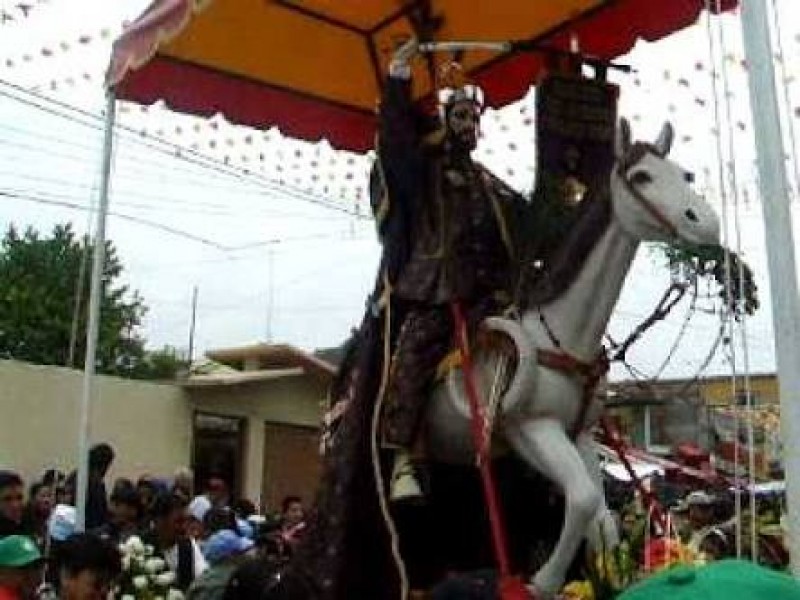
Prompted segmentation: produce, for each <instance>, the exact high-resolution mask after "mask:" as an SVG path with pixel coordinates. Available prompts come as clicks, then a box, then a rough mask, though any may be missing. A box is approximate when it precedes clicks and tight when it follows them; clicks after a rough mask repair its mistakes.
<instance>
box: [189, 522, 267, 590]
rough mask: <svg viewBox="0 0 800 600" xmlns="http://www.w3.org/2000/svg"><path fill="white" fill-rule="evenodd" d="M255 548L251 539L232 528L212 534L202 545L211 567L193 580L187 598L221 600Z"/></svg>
mask: <svg viewBox="0 0 800 600" xmlns="http://www.w3.org/2000/svg"><path fill="white" fill-rule="evenodd" d="M254 547H255V544H254V543H253V541H252V540H249V539H247V538H245V537H243V536H240V535H239V534H238V533H237V532H236V531H234V530H232V529H220V530H218V531H215V532H214V533H212V534H211V535H210V536H209V537H208V539H207V540H206V541H205V543H204V544H203V554H204V555H205V557H206V560H207V561H208V563H209V565H210V567H209V568H208V569H207V570H206V571H205V572H203V573H202V574H201V575H200V576H199V577H198V578H197V579H195V580H194V581H193V582H192V585H191V586H190V587H189V589H188V591H187V592H186V598H187V600H220V599H221V598H222V597H223V596H224V595H225V588H226V587H227V585H228V582H229V581H230V579H231V577H232V576H233V573H234V572H235V571H236V569H237V568H238V567H239V566H240V565H241V564H242V562H243V560H244V559H245V558H246V557H247V556H248V555H249V553H250V552H251V550H253V548H254Z"/></svg>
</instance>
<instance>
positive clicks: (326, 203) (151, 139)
mask: <svg viewBox="0 0 800 600" xmlns="http://www.w3.org/2000/svg"><path fill="white" fill-rule="evenodd" d="M0 85H2V86H5V87H7V88H9V89H10V90H11V91H13V92H14V93H11V92H8V91H2V90H0V95H2V96H5V97H7V98H10V99H12V100H15V101H17V102H20V103H22V104H25V105H27V106H31V107H33V108H36V109H38V110H41V111H43V112H46V113H49V114H52V115H55V116H58V117H61V118H64V119H67V120H69V121H72V122H74V123H79V124H81V125H84V126H89V127H92V128H95V129H102V127H103V117H102V116H101V115H98V114H95V113H93V112H91V111H88V110H85V109H82V108H79V107H76V106H73V105H70V104H67V103H65V102H61V101H59V100H55V99H53V98H49V97H47V96H44V95H41V94H38V93H35V92H32V91H30V90H27V89H25V88H23V87H21V86H18V85H16V84H13V83H10V82H8V81H5V80H2V79H0ZM15 94H22V95H24V96H26V97H20V96H19V95H15ZM31 97H32V98H35V100H32V99H31ZM42 102H46V103H48V104H49V105H50V106H46V105H43V104H42ZM55 107H58V108H55ZM59 109H60V111H61V112H60V111H59ZM63 111H68V112H71V113H73V114H71V115H70V114H65V113H64V112H63ZM75 114H77V115H80V118H79V117H76V116H75ZM87 119H88V120H89V122H88V123H87V121H86V120H87ZM114 129H115V130H117V132H118V133H122V134H127V135H129V136H131V137H129V138H128V139H129V140H130V141H133V142H135V143H137V144H139V145H142V146H144V147H147V148H149V149H151V150H155V151H157V152H160V153H162V154H167V155H169V156H173V157H175V158H178V159H180V160H183V161H185V162H187V163H190V164H195V165H198V166H200V167H202V168H205V169H211V170H214V171H216V172H219V173H223V174H226V175H230V176H233V177H238V178H241V179H242V180H244V181H253V182H258V183H259V184H261V185H262V186H263V187H266V188H268V189H272V190H274V191H276V192H278V193H281V194H284V195H287V196H290V197H292V198H295V199H297V200H300V201H303V202H308V203H310V204H315V205H317V206H321V207H324V208H327V209H330V210H334V211H338V212H343V213H346V214H349V215H351V216H354V217H356V218H360V219H367V218H368V217H366V216H365V215H362V214H360V213H359V212H358V211H355V210H351V209H348V208H345V207H343V206H340V205H338V204H337V203H335V202H334V201H332V200H321V199H319V198H316V197H315V196H313V195H311V194H308V193H306V192H305V191H303V190H299V189H296V188H293V187H291V186H289V185H286V184H283V185H282V184H280V183H276V182H275V181H273V180H271V179H268V178H266V177H264V176H261V175H258V174H257V173H254V172H253V171H252V170H250V169H243V168H240V167H236V166H232V165H229V164H226V163H224V162H222V161H219V160H217V159H216V158H213V157H210V156H207V155H205V154H203V153H201V152H199V151H196V150H192V149H189V148H185V147H183V146H180V145H178V144H175V143H173V142H169V141H167V140H164V139H161V138H158V137H156V136H153V135H151V134H145V133H144V132H141V131H136V130H135V129H133V128H132V127H128V126H126V125H122V124H120V123H116V124H115V125H114Z"/></svg>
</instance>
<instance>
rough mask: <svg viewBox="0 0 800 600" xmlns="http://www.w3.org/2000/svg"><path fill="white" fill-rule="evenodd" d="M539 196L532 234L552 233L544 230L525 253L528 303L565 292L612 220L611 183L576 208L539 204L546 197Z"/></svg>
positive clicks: (534, 205) (524, 280)
mask: <svg viewBox="0 0 800 600" xmlns="http://www.w3.org/2000/svg"><path fill="white" fill-rule="evenodd" d="M536 196H537V195H536V194H534V199H533V202H532V206H531V208H532V210H533V212H534V214H533V217H532V219H531V220H532V224H531V225H532V227H534V228H535V230H534V231H533V232H532V235H533V236H534V237H537V233H538V232H544V231H549V234H544V233H542V235H541V237H540V241H539V243H536V244H534V245H533V246H531V247H530V248H527V249H526V250H525V252H524V254H523V266H524V268H523V269H522V274H521V277H522V290H523V293H522V296H523V298H524V302H525V304H526V305H528V306H532V305H539V304H547V303H549V302H551V301H552V300H554V299H555V298H557V297H559V296H560V295H561V294H562V293H564V291H566V289H567V288H568V287H569V286H570V285H571V284H572V282H574V281H575V278H576V277H577V276H578V273H579V272H580V271H581V268H582V267H583V265H584V263H585V262H586V259H587V257H588V256H589V253H590V252H591V251H592V249H593V248H594V246H595V245H596V244H597V241H598V240H599V239H600V237H601V236H602V235H603V233H604V232H605V230H606V228H607V227H608V224H609V222H610V221H611V195H610V191H609V189H608V186H602V189H600V190H595V191H593V192H589V193H588V194H587V197H586V198H584V200H583V201H582V202H581V203H580V204H579V205H578V206H576V207H573V208H568V207H562V208H561V209H560V210H557V211H553V210H547V208H542V207H540V206H537V203H538V202H542V201H543V199H542V198H537V197H536ZM554 212H555V214H554Z"/></svg>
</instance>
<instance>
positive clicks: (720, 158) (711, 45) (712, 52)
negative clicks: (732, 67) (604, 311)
mask: <svg viewBox="0 0 800 600" xmlns="http://www.w3.org/2000/svg"><path fill="white" fill-rule="evenodd" d="M712 3H713V5H714V7H715V8H716V9H719V8H720V2H719V0H705V4H706V13H707V15H708V16H707V18H706V35H707V37H708V53H709V60H710V62H711V65H712V68H711V69H710V71H709V72H710V77H711V88H712V95H713V98H714V102H713V105H714V125H715V128H716V132H717V135H716V144H715V146H716V153H717V165H718V171H717V173H718V178H719V180H718V185H719V194H720V200H721V203H722V240H723V243H722V246H723V249H724V251H725V253H724V270H725V293H726V295H727V297H728V298H730V297H732V296H731V262H730V253H729V252H728V232H729V225H728V188H727V185H726V181H725V174H724V170H725V156H724V154H725V152H724V149H723V145H722V109H721V107H720V92H719V89H718V87H719V86H718V85H717V81H716V78H715V75H716V69H717V63H718V57H717V50H716V46H715V39H714V30H713V25H712V17H711V9H712ZM720 45H721V42H720ZM720 52H721V50H720ZM724 61H725V56H724V54H723V55H722V60H720V61H719V64H720V65H721V69H722V70H723V71H724V70H725V62H724ZM723 322H725V323H726V324H727V329H728V330H729V339H731V340H733V339H734V331H733V322H732V320H731V317H730V314H728V313H724V314H723ZM730 351H731V395H732V397H733V398H735V397H736V387H737V386H736V380H737V371H736V348H735V344H731V346H730ZM734 429H735V430H736V431H737V432H738V430H739V413H738V411H736V412H735V414H734ZM733 469H734V474H736V473H737V472H738V470H739V444H738V438H737V440H736V442H735V443H734V451H733ZM734 497H735V501H736V557H737V558H742V539H741V538H742V531H741V512H742V500H741V491H740V489H739V486H738V485H737V486H735V489H734Z"/></svg>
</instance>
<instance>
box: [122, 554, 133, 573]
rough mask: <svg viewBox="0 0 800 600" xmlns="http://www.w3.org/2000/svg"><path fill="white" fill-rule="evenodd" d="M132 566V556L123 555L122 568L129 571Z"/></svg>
mask: <svg viewBox="0 0 800 600" xmlns="http://www.w3.org/2000/svg"><path fill="white" fill-rule="evenodd" d="M130 568H131V557H130V556H128V555H127V554H123V555H122V570H123V571H129V570H130Z"/></svg>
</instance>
